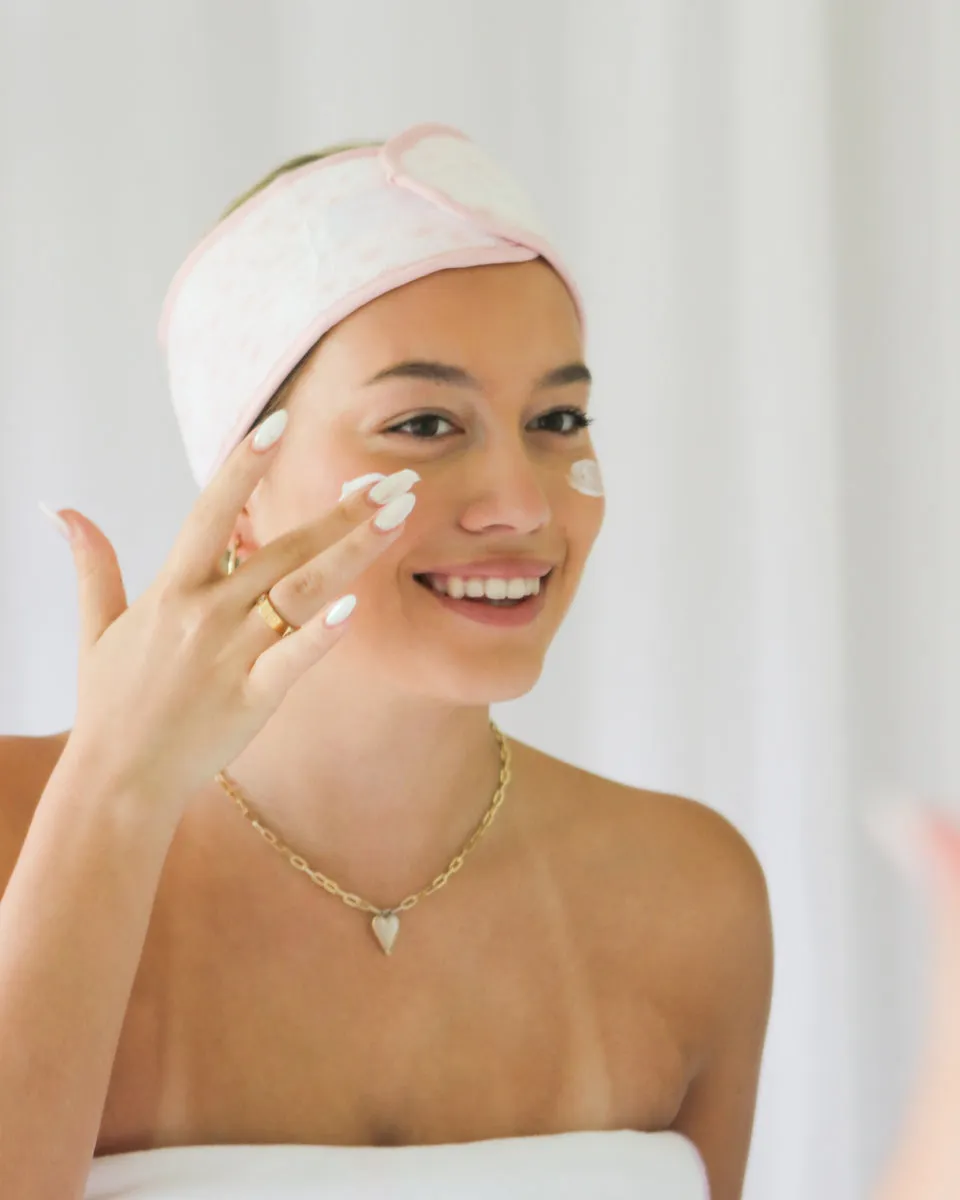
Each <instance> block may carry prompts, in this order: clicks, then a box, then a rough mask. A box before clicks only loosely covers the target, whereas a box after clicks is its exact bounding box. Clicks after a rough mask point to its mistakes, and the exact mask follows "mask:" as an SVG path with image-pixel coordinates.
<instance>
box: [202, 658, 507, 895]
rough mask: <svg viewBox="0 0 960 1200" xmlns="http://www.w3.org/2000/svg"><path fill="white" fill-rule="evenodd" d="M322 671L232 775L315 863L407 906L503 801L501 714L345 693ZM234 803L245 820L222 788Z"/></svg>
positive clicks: (288, 702)
mask: <svg viewBox="0 0 960 1200" xmlns="http://www.w3.org/2000/svg"><path fill="white" fill-rule="evenodd" d="M311 674H313V676H314V677H319V682H321V684H323V683H327V682H328V681H326V680H324V679H323V678H322V677H323V675H324V673H323V672H322V671H321V672H313V673H311V672H308V673H307V675H306V676H304V678H303V679H302V680H301V681H300V683H298V684H297V685H296V686H295V687H294V688H293V689H292V690H291V691H290V692H289V693H288V694H287V696H286V698H285V700H284V702H283V704H282V705H281V707H280V708H279V709H278V710H277V712H276V713H275V714H274V716H273V717H272V718H271V720H270V721H269V722H268V724H267V725H266V726H264V728H263V729H262V730H261V731H260V733H259V734H258V735H257V737H256V738H254V740H253V741H252V742H251V743H250V744H249V745H248V746H247V748H246V749H245V750H244V751H243V753H242V754H241V755H240V756H239V757H238V758H236V759H235V760H234V761H233V762H232V763H231V764H229V766H228V768H227V770H228V773H229V775H230V776H231V778H232V779H233V780H234V781H235V782H236V783H237V784H238V785H239V788H240V791H241V792H242V794H243V795H244V797H245V798H246V799H247V800H248V801H249V803H250V805H251V806H252V808H253V809H254V811H255V812H256V814H257V815H258V816H259V817H260V818H261V819H262V821H263V823H264V824H265V825H267V826H268V827H269V828H271V829H273V830H274V831H275V832H276V833H277V834H278V835H279V836H280V837H281V839H282V840H283V841H285V842H286V843H287V844H288V845H289V846H290V848H291V849H292V850H293V851H294V852H295V853H297V854H300V855H302V856H303V857H304V858H306V859H307V861H308V862H309V863H310V864H311V866H315V867H317V868H319V869H320V870H321V871H323V872H324V874H327V875H330V876H331V877H332V878H335V879H337V881H338V882H339V883H341V884H342V885H343V886H345V887H347V888H348V889H350V890H358V891H360V892H361V893H363V889H364V887H367V888H368V889H371V890H372V891H373V892H374V893H385V894H386V895H387V896H388V897H392V898H393V899H394V900H395V899H396V896H397V894H398V893H400V892H404V891H406V890H408V889H412V890H416V889H419V888H420V887H423V886H424V885H425V884H426V883H428V882H429V881H430V879H432V878H433V876H434V875H435V874H436V873H437V872H438V871H439V870H440V869H442V868H443V867H444V866H446V862H447V860H449V859H450V858H452V857H453V855H454V854H456V853H457V852H458V851H459V850H460V848H461V847H462V845H463V843H464V842H465V841H466V840H467V838H468V837H469V836H470V834H471V833H472V832H473V830H474V829H475V827H476V826H477V824H478V823H479V821H480V819H481V817H482V816H483V814H484V812H485V811H486V809H487V807H488V806H489V804H490V802H491V800H492V799H493V796H494V793H495V791H496V788H497V783H498V779H499V774H500V751H499V746H498V745H497V741H496V738H495V737H494V735H493V732H492V730H491V729H490V723H489V721H490V718H489V712H488V710H487V708H486V707H479V706H478V707H456V706H452V705H450V704H440V703H438V702H436V701H431V700H426V699H422V698H416V697H411V696H409V695H407V696H397V695H394V696H384V695H382V694H380V695H377V696H375V697H374V696H371V694H370V692H369V691H366V692H364V693H362V694H360V693H357V692H354V693H352V694H349V693H348V694H346V695H345V694H344V691H343V690H342V689H338V688H331V687H329V686H317V682H318V681H317V680H316V679H312V678H311ZM215 786H216V785H215ZM216 790H217V792H220V789H219V787H216ZM223 802H225V804H224V810H225V812H226V817H225V818H224V819H227V820H230V819H236V818H239V812H238V811H235V812H234V813H233V814H230V813H229V810H228V809H227V807H226V806H227V805H231V806H232V802H231V801H230V800H229V798H228V797H227V796H226V795H225V794H224V793H222V792H220V796H219V798H218V803H223ZM338 872H340V873H342V875H343V878H341V877H340V875H338ZM365 898H368V899H371V900H373V901H375V902H378V903H379V902H380V899H381V896H379V895H376V894H375V895H372V896H367V897H365Z"/></svg>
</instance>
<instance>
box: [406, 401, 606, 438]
mask: <svg viewBox="0 0 960 1200" xmlns="http://www.w3.org/2000/svg"><path fill="white" fill-rule="evenodd" d="M559 416H570V417H572V418H573V427H572V428H571V429H567V430H565V431H561V430H559V429H546V430H540V432H542V433H552V434H555V435H556V436H557V437H574V436H575V435H576V434H578V433H580V431H581V430H583V429H586V428H587V427H588V426H589V425H592V424H593V421H594V418H593V417H588V416H587V414H586V413H585V412H584V411H583V410H582V409H579V408H554V409H551V410H550V412H546V413H542V414H541V415H540V416H539V417H537V418H535V419H536V420H537V421H545V420H546V419H547V418H548V417H559ZM431 418H439V419H440V420H441V421H446V422H447V423H448V424H449V425H452V424H453V422H452V421H451V420H450V418H449V417H445V416H444V415H443V413H438V412H422V413H417V415H416V416H415V417H407V419H406V420H405V421H401V422H400V423H399V424H397V425H392V426H391V427H390V428H389V429H386V430H384V432H385V433H397V434H399V435H400V436H401V437H412V438H416V439H417V441H421V442H438V441H440V437H420V436H418V435H417V434H415V433H406V432H404V426H406V425H413V424H415V423H416V422H418V421H429V420H430V419H431ZM441 436H443V437H449V436H450V435H449V434H443V435H441Z"/></svg>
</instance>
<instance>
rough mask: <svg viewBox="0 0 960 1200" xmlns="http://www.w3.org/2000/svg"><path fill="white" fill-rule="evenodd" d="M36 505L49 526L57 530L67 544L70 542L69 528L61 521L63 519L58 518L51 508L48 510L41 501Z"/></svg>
mask: <svg viewBox="0 0 960 1200" xmlns="http://www.w3.org/2000/svg"><path fill="white" fill-rule="evenodd" d="M37 504H38V507H39V509H40V511H41V512H42V513H43V515H44V516H45V517H46V518H47V520H48V521H49V522H50V524H51V525H53V526H54V527H55V528H56V529H58V530H59V531H60V533H62V534H63V536H64V537H65V538H66V539H67V541H68V542H69V541H70V526H69V525H68V524H67V522H66V521H65V520H64V519H63V517H61V516H58V515H57V513H55V512H54V511H53V509H52V508H48V507H47V506H46V504H44V502H43V501H42V500H39V501H38V502H37Z"/></svg>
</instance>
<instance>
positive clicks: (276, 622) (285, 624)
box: [255, 592, 298, 637]
mask: <svg viewBox="0 0 960 1200" xmlns="http://www.w3.org/2000/svg"><path fill="white" fill-rule="evenodd" d="M255 607H256V610H257V612H258V613H259V614H260V616H261V617H263V619H264V620H265V621H266V623H267V624H268V625H269V626H270V628H271V629H272V630H273V631H274V633H279V634H280V636H281V637H286V636H287V635H288V634H290V633H296V632H297V628H298V626H296V625H291V624H290V623H289V621H285V620H284V619H283V617H281V616H280V614H279V613H278V612H277V610H276V609H275V608H274V607H273V605H272V604H271V603H270V597H269V596H268V595H267V593H266V592H264V593H263V595H262V596H259V597H258V598H257V603H256V606H255Z"/></svg>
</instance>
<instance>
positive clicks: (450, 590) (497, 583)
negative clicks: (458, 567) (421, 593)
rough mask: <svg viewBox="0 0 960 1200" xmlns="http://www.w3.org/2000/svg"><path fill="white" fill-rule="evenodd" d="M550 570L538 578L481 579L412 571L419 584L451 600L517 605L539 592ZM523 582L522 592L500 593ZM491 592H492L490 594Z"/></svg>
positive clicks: (493, 605)
mask: <svg viewBox="0 0 960 1200" xmlns="http://www.w3.org/2000/svg"><path fill="white" fill-rule="evenodd" d="M552 574H553V570H552V569H551V570H550V571H548V572H547V574H546V575H543V576H541V577H540V578H535V577H531V578H529V579H520V578H517V579H511V580H505V579H483V578H465V579H464V578H460V577H458V576H455V575H451V576H431V575H414V577H413V578H414V579H415V580H416V581H417V583H419V584H420V586H421V587H423V588H426V590H427V591H428V592H433V593H434V595H438V596H446V597H447V598H448V599H450V600H458V601H461V602H462V603H464V604H477V605H487V606H489V607H491V608H520V607H522V606H523V605H524V604H528V603H529V602H530V601H531V600H532V599H533V598H534V597H535V596H538V595H540V593H541V592H542V591H543V590H544V588H545V587H546V585H547V581H548V580H549V579H550V577H551V575H552ZM521 584H522V585H523V589H524V594H523V595H522V596H517V595H501V593H502V592H504V591H505V590H507V589H509V590H511V591H514V592H517V591H519V590H520V585H521ZM491 593H492V594H491Z"/></svg>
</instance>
